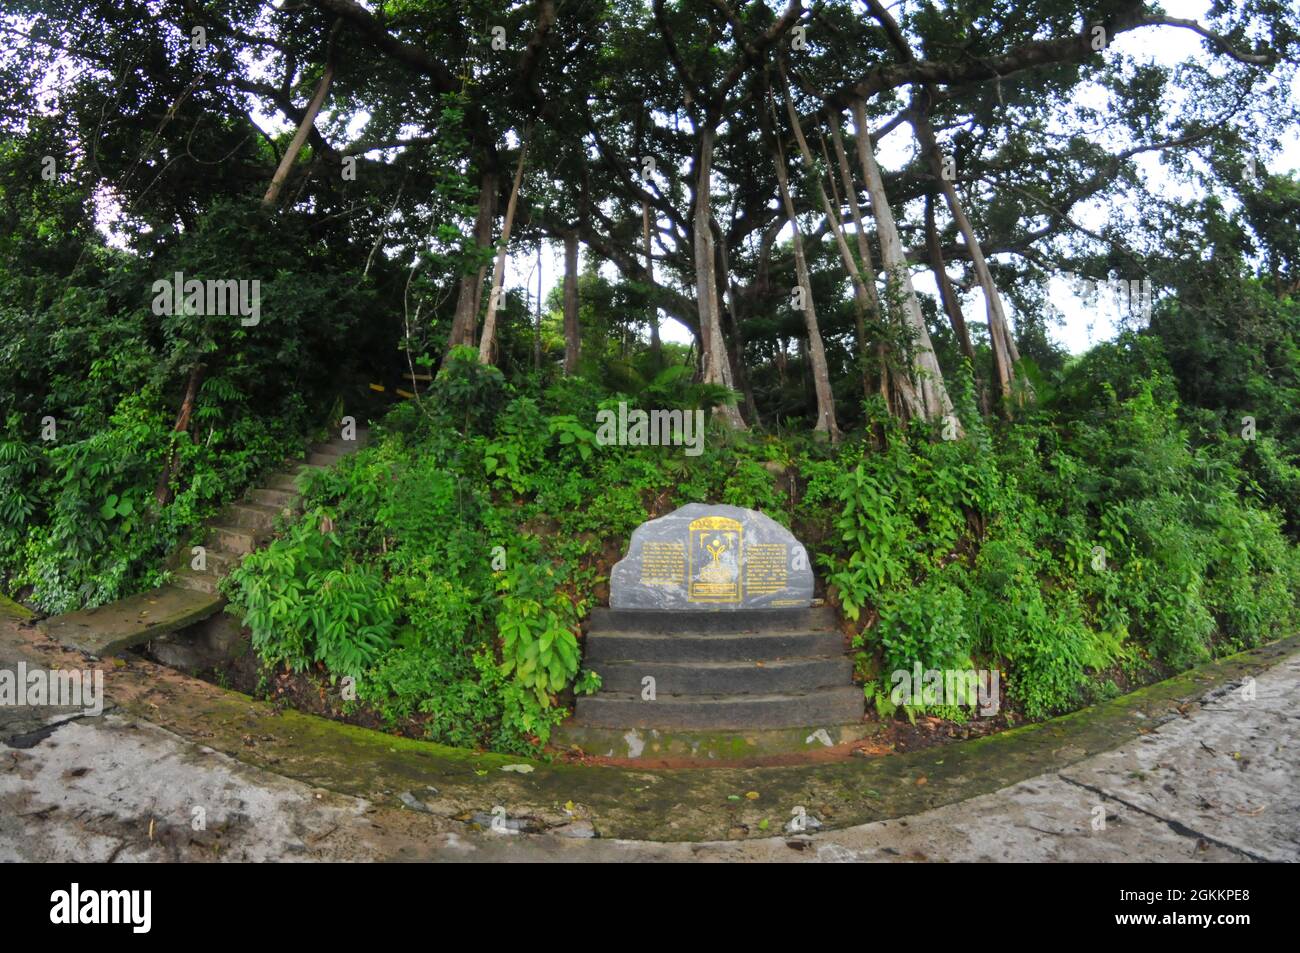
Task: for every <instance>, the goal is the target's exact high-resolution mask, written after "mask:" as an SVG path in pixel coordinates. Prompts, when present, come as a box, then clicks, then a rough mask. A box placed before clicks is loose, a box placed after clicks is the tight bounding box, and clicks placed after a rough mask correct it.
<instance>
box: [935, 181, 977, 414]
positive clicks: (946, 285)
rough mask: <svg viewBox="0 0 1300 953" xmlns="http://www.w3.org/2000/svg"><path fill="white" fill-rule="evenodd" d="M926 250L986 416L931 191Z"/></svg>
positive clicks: (959, 301)
mask: <svg viewBox="0 0 1300 953" xmlns="http://www.w3.org/2000/svg"><path fill="white" fill-rule="evenodd" d="M925 247H926V251H927V252H928V253H929V255H930V270H931V271H933V272H934V283H935V285H936V286H937V287H938V289H939V300H940V301H941V302H943V310H944V311H945V312H947V314H948V320H949V321H951V322H952V331H953V334H955V335H956V336H957V344H958V346H960V347H961V352H962V354H963V355H964V356H965V357H966V360H968V361H970V366H971V372H972V373H973V374H976V381H975V387H976V390H977V391H978V392H979V402H980V412H981V413H983V414H987V413H988V412H989V402H988V395H987V394H986V393H985V391H984V387H983V385H982V384H981V383H980V381H979V379H978V372H977V370H976V364H975V348H974V347H972V346H971V343H970V332H969V330H968V329H967V328H966V316H965V315H964V314H962V310H961V300H960V299H959V298H958V297H957V290H956V289H955V288H953V286H952V279H950V278H949V277H948V269H947V267H946V266H945V265H944V262H943V249H942V248H941V247H940V245H939V230H938V228H936V227H935V224H934V193H933V192H931V193H929V194H927V195H926V197H925Z"/></svg>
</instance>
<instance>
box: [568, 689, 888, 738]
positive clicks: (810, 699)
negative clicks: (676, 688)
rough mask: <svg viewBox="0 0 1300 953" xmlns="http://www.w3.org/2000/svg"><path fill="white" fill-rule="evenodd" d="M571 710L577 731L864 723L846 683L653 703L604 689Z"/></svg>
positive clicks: (860, 704)
mask: <svg viewBox="0 0 1300 953" xmlns="http://www.w3.org/2000/svg"><path fill="white" fill-rule="evenodd" d="M574 708H575V710H574V723H575V724H576V725H577V726H579V727H583V726H590V727H608V728H687V729H700V728H711V729H718V730H732V731H734V730H745V729H768V728H797V727H800V726H804V725H847V724H852V723H854V722H857V721H860V720H861V719H862V713H863V710H864V701H863V695H862V689H861V688H859V687H857V686H854V685H844V686H840V687H838V688H823V689H819V690H817V691H812V692H803V693H799V694H794V693H784V694H771V695H702V696H681V695H664V694H659V695H658V696H657V698H656V699H655V700H654V701H644V700H642V698H641V696H640V695H639V694H637V695H633V694H626V693H619V692H608V693H606V692H603V691H602V692H600V693H599V694H597V695H591V696H582V697H579V698H578V699H577V702H576V704H575V706H574Z"/></svg>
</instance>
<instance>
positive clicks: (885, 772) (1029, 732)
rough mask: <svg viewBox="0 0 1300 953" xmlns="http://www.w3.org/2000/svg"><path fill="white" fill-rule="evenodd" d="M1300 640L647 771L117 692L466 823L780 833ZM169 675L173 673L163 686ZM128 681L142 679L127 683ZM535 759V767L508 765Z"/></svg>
mask: <svg viewBox="0 0 1300 953" xmlns="http://www.w3.org/2000/svg"><path fill="white" fill-rule="evenodd" d="M1296 651H1300V637H1293V638H1291V639H1288V640H1285V641H1283V642H1279V643H1275V644H1273V645H1270V646H1267V647H1264V648H1260V649H1255V650H1252V651H1250V652H1245V653H1242V654H1241V655H1237V656H1233V657H1232V658H1228V659H1223V660H1220V661H1217V662H1214V663H1210V664H1208V665H1206V666H1204V667H1202V668H1200V669H1196V670H1194V671H1191V672H1187V673H1184V674H1182V675H1179V676H1176V677H1174V678H1171V679H1168V680H1167V681H1164V682H1160V683H1158V684H1155V685H1151V686H1149V687H1147V688H1144V689H1141V690H1139V691H1137V692H1134V693H1132V694H1130V695H1126V696H1122V697H1120V698H1116V699H1113V700H1111V701H1108V702H1105V703H1103V704H1100V705H1097V706H1094V707H1092V708H1088V709H1085V710H1083V711H1079V712H1076V713H1074V714H1071V715H1066V716H1064V717H1061V718H1056V719H1053V720H1051V721H1047V722H1043V723H1040V724H1033V725H1027V726H1024V727H1021V728H1017V729H1014V730H1012V731H1007V732H1003V733H1001V734H998V735H992V736H989V737H985V738H981V739H978V740H974V741H968V742H960V743H955V744H951V745H946V746H942V747H936V748H929V749H925V750H922V751H916V752H910V753H907V754H898V755H890V756H884V757H878V758H865V759H854V760H851V761H841V762H836V763H822V764H806V765H797V766H784V767H771V768H740V767H727V766H721V767H716V768H689V769H678V770H666V769H646V770H638V769H634V768H612V767H589V766H583V765H572V764H549V765H548V764H544V763H540V762H529V761H526V760H525V759H521V758H517V757H512V756H507V755H498V754H487V753H477V752H472V751H464V750H460V749H453V748H447V747H445V746H442V745H436V744H432V743H427V742H420V741H412V740H409V739H404V738H398V737H392V736H388V735H384V734H381V733H378V732H374V731H369V730H366V729H362V728H357V727H353V726H349V725H344V724H340V723H337V722H333V721H329V720H326V719H322V718H317V717H314V716H310V715H304V714H300V713H297V712H293V711H284V712H277V711H275V710H274V709H273V708H272V707H271V706H270V705H267V704H265V703H262V702H257V701H254V700H252V699H249V698H247V697H245V696H241V695H237V694H235V693H233V692H224V691H222V690H220V689H217V688H215V687H214V686H210V685H206V684H204V683H200V682H194V681H193V680H190V679H185V678H183V677H181V676H179V675H177V674H176V673H173V672H169V671H168V670H166V669H161V668H160V667H158V666H153V665H151V664H149V663H143V662H135V661H133V662H131V663H130V665H129V666H127V667H126V668H125V669H122V670H118V671H116V672H113V673H111V674H110V682H109V697H110V700H116V699H117V698H118V697H121V698H122V701H121V705H122V707H123V708H124V709H125V710H127V711H130V712H132V713H134V714H136V715H138V716H140V717H142V718H146V719H148V720H149V721H151V722H154V723H155V724H160V725H162V726H164V727H166V728H169V729H170V730H173V731H175V732H177V733H179V734H181V735H183V736H185V737H188V738H191V739H192V740H194V741H196V742H199V743H201V744H204V745H208V746H210V747H212V748H215V749H217V750H220V751H224V752H226V753H228V754H230V755H232V756H234V757H236V758H238V759H240V760H242V761H245V762H248V763H251V764H255V765H258V766H260V767H263V768H266V769H268V770H271V771H275V772H277V773H280V774H283V775H286V776H289V777H293V778H297V779H299V780H302V781H305V782H308V783H311V784H314V785H317V786H320V787H323V788H327V789H330V790H334V791H338V792H340V793H344V794H352V795H357V796H360V797H365V798H368V799H371V800H373V801H377V802H389V803H397V801H398V799H399V798H400V797H401V795H402V794H403V793H406V792H411V793H413V794H415V795H416V796H417V797H418V798H419V799H420V800H422V801H423V802H424V803H425V804H426V805H427V807H428V809H429V810H430V811H432V812H433V813H435V814H440V815H443V816H446V817H454V818H458V819H461V820H465V821H469V820H471V819H472V818H473V817H474V816H475V815H482V814H490V813H491V811H492V809H493V808H494V807H496V806H502V807H504V808H505V809H506V811H507V812H508V814H509V815H510V816H511V817H524V816H527V817H532V818H535V819H536V820H537V822H538V823H539V825H540V826H549V825H552V824H561V823H564V822H566V821H568V820H571V819H572V813H573V812H576V813H577V814H578V815H579V816H583V817H586V818H587V819H589V820H591V821H592V822H593V824H594V825H595V828H596V830H597V831H598V832H599V834H600V835H601V836H604V837H622V838H635V839H650V840H705V839H717V838H729V837H730V838H738V837H746V836H759V835H770V834H772V833H776V832H778V831H779V830H780V829H781V828H782V827H783V826H784V825H785V824H786V823H787V822H788V820H789V818H790V816H791V814H792V812H794V811H795V809H796V808H798V807H802V808H804V810H805V811H806V812H807V813H808V814H809V815H812V816H815V817H816V818H817V819H818V820H819V821H820V822H821V823H822V824H823V825H825V826H827V827H845V826H850V825H855V824H862V823H866V822H869V821H875V820H882V819H887V818H893V817H900V816H904V815H908V814H914V813H917V812H919V811H924V810H928V809H930V808H933V807H938V806H940V805H943V804H948V803H952V802H955V801H959V800H964V799H966V798H969V797H974V796H976V795H979V794H984V793H988V792H990V791H994V790H997V789H999V788H1002V787H1005V786H1007V785H1010V784H1014V783H1017V782H1019V781H1022V780H1024V779H1026V778H1029V777H1033V776H1035V775H1037V774H1041V773H1043V772H1046V771H1050V770H1055V769H1059V768H1062V767H1065V766H1066V765H1069V764H1073V763H1075V762H1077V761H1079V760H1081V759H1083V758H1085V757H1088V756H1090V755H1092V754H1096V753H1098V752H1100V751H1105V750H1109V749H1111V748H1114V747H1116V746H1118V745H1121V744H1123V743H1125V742H1126V741H1129V740H1131V739H1132V738H1134V737H1136V736H1137V735H1138V734H1140V733H1142V732H1144V731H1147V730H1150V729H1151V728H1153V727H1155V726H1156V725H1158V724H1160V723H1161V722H1163V721H1165V720H1167V719H1170V718H1177V717H1181V714H1180V711H1179V709H1180V706H1185V705H1186V704H1188V703H1190V702H1193V701H1194V700H1195V699H1198V698H1200V697H1201V696H1202V695H1204V694H1205V693H1206V692H1207V691H1209V690H1210V689H1212V688H1214V687H1216V686H1220V685H1226V684H1230V683H1232V682H1234V681H1238V680H1240V679H1241V678H1243V677H1245V676H1246V675H1249V674H1251V673H1252V672H1256V671H1259V670H1261V669H1263V668H1266V667H1269V666H1270V665H1272V664H1273V663H1275V662H1276V661H1277V660H1278V659H1280V658H1282V657H1284V656H1286V655H1288V654H1290V653H1293V652H1296ZM160 672H163V673H167V674H168V676H170V677H167V678H165V679H163V680H162V682H161V683H160V681H159V673H160ZM128 681H130V682H133V683H134V690H127V685H126V683H127V682H128ZM164 685H165V687H163V686H164ZM520 764H523V765H527V766H528V767H531V768H532V769H533V770H532V771H531V772H529V773H520V772H518V771H506V770H502V769H503V768H506V767H507V766H511V765H520ZM570 805H572V807H570ZM566 808H567V810H566ZM765 820H766V821H767V826H766V828H764V827H762V826H761V824H762V822H763V821H765Z"/></svg>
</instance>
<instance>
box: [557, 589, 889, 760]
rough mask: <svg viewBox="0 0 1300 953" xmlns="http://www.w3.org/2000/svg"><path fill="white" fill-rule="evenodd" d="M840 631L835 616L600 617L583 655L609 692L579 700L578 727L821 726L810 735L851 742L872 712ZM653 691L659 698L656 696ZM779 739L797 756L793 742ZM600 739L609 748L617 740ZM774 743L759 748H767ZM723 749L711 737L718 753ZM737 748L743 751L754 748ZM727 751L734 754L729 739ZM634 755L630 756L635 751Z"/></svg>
mask: <svg viewBox="0 0 1300 953" xmlns="http://www.w3.org/2000/svg"><path fill="white" fill-rule="evenodd" d="M838 622H839V620H838V618H837V616H836V613H835V610H834V609H831V608H829V607H827V606H817V607H813V608H807V609H756V610H740V611H695V612H654V611H650V610H640V609H597V610H595V611H594V612H593V613H592V617H591V620H590V622H589V623H588V630H587V636H586V640H585V643H584V655H585V664H586V665H587V666H588V667H589V668H591V669H592V670H593V671H595V672H596V673H597V674H598V675H600V677H601V689H600V691H599V692H598V693H597V694H595V695H592V696H584V697H579V698H578V699H577V700H576V702H575V704H574V718H573V719H572V721H571V724H572V725H573V726H574V728H575V729H579V728H581V729H611V730H613V729H656V730H659V729H663V730H672V731H677V730H688V731H690V730H705V731H713V732H723V733H726V732H740V731H746V730H750V731H753V730H758V729H763V730H776V731H778V733H779V732H780V731H783V730H789V729H796V728H804V727H808V726H813V727H811V728H810V729H809V730H810V732H815V731H816V730H817V729H818V728H821V727H824V728H828V729H829V728H832V727H834V728H836V729H837V732H838V735H840V736H843V735H844V734H845V732H846V731H848V730H849V729H851V728H852V726H854V725H860V724H861V722H862V714H863V709H864V707H865V703H864V699H863V695H862V690H861V689H860V688H858V687H857V686H855V685H854V684H853V663H852V662H851V661H850V659H849V658H848V656H847V655H846V654H845V643H844V636H843V635H842V634H841V633H840V631H839V627H838ZM651 686H653V689H654V690H653V692H649V691H647V689H648V688H650V687H651ZM839 729H844V730H843V731H841V730H839ZM778 736H779V740H780V744H781V745H782V746H784V750H789V738H787V737H786V736H785V735H784V734H779V735H778ZM778 736H771V737H778ZM591 737H592V738H594V739H595V741H596V743H597V745H598V746H602V747H604V746H607V745H606V742H607V741H608V738H605V737H603V736H600V735H598V734H597V735H591ZM791 737H792V736H791ZM770 740H771V738H770V737H769V738H768V739H767V740H762V739H760V741H759V742H758V747H760V748H761V747H762V746H763V745H765V744H767V741H770ZM717 743H718V737H712V738H711V741H710V745H712V746H713V748H716V747H717ZM737 743H738V745H739V748H741V749H744V750H753V749H754V747H755V744H753V743H751V742H749V741H745V742H737ZM721 744H722V747H723V748H726V747H728V743H726V742H725V739H724V741H723V742H721ZM629 745H630V747H629V749H628V750H631V748H633V747H635V744H633V743H631V742H629ZM675 747H678V748H680V747H681V745H680V744H676V745H675Z"/></svg>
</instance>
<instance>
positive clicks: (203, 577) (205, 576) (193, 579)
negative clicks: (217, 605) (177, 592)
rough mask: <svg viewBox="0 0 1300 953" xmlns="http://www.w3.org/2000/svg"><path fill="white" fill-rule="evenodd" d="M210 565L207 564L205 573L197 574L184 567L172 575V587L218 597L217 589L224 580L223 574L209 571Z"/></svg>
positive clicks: (196, 571)
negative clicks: (207, 567)
mask: <svg viewBox="0 0 1300 953" xmlns="http://www.w3.org/2000/svg"><path fill="white" fill-rule="evenodd" d="M211 565H212V564H211V563H208V566H209V569H208V570H207V571H205V572H199V571H198V570H196V569H191V568H189V567H188V566H186V567H185V568H184V569H181V570H178V571H177V572H174V573H172V585H173V586H180V587H181V588H182V589H189V590H192V591H193V592H206V593H208V594H209V595H214V596H215V595H218V594H219V592H220V590H219V589H218V588H217V587H218V585H219V584H220V583H221V580H222V578H224V575H225V574H224V573H215V572H212V571H211Z"/></svg>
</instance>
